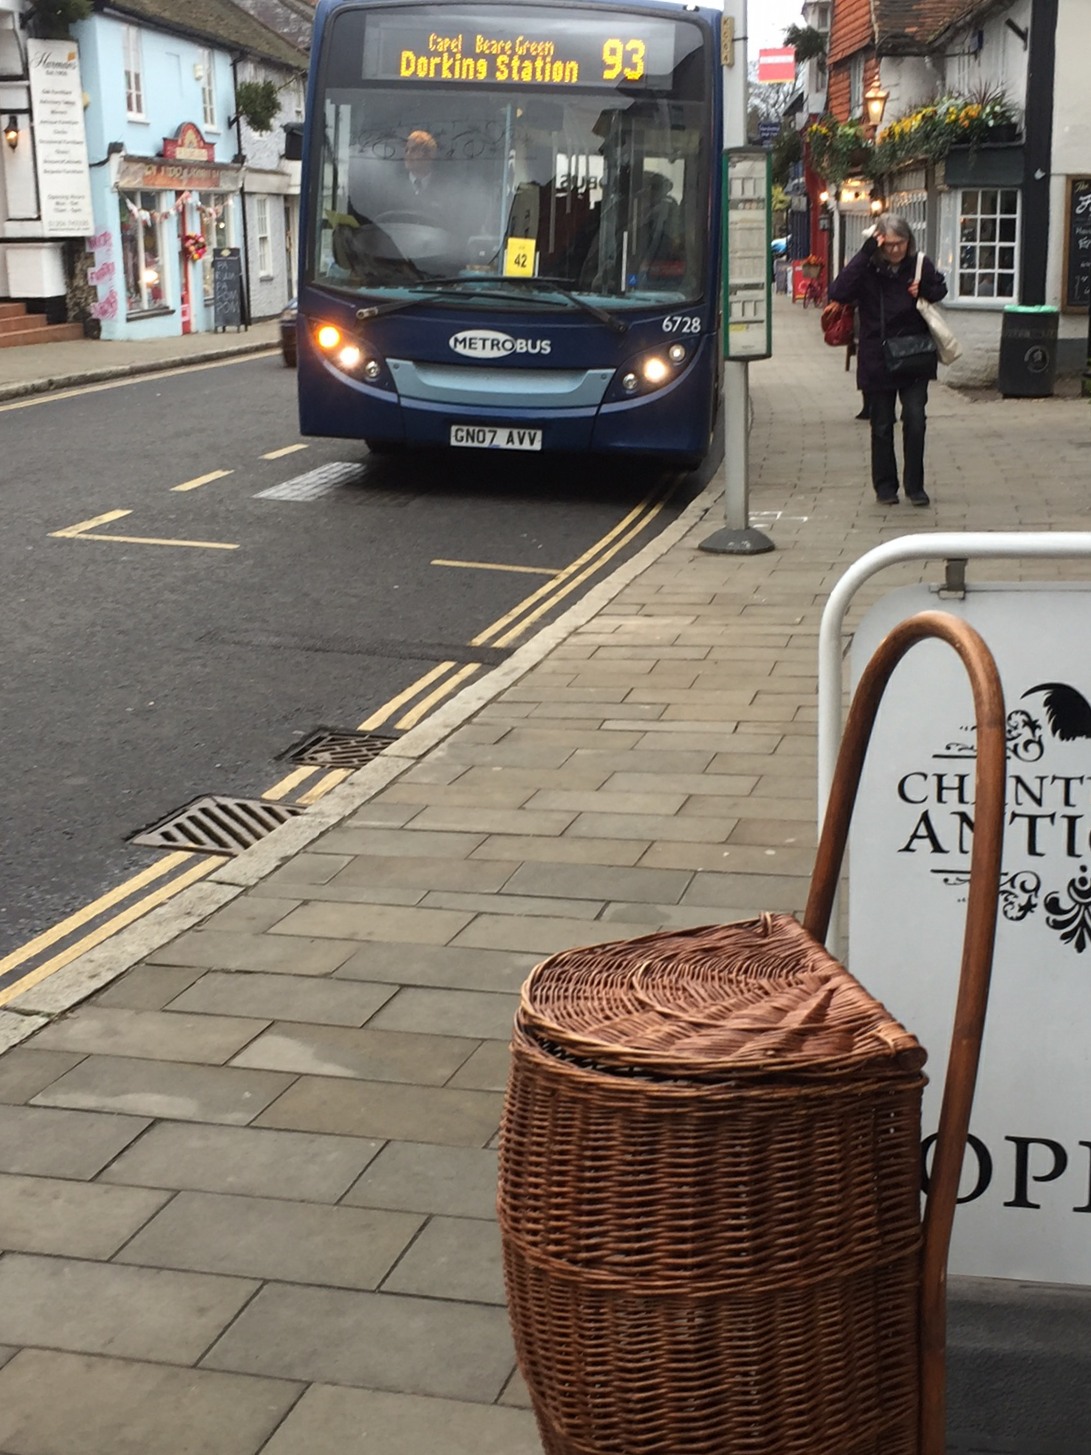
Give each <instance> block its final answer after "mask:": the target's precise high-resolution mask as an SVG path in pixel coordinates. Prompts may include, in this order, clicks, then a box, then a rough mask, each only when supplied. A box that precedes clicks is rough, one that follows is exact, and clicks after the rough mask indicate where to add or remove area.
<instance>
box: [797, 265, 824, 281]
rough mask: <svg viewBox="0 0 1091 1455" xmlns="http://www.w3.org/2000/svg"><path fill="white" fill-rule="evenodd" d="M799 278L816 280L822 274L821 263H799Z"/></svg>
mask: <svg viewBox="0 0 1091 1455" xmlns="http://www.w3.org/2000/svg"><path fill="white" fill-rule="evenodd" d="M799 272H800V276H801V277H804V278H817V277H818V276H819V274H820V273H821V272H822V264H821V263H800V265H799Z"/></svg>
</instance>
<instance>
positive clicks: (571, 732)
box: [0, 299, 1091, 1455]
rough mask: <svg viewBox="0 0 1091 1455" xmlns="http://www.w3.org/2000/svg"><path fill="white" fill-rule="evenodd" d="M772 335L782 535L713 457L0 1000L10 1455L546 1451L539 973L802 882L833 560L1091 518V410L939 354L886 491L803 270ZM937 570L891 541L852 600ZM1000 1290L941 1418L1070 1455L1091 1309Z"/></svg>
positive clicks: (956, 1364) (1010, 570) (965, 1316)
mask: <svg viewBox="0 0 1091 1455" xmlns="http://www.w3.org/2000/svg"><path fill="white" fill-rule="evenodd" d="M175 342H177V341H175ZM774 346H775V349H776V353H775V355H774V358H773V359H772V360H770V361H769V362H767V363H761V364H756V365H754V366H753V367H752V368H751V371H750V376H751V387H752V393H753V399H754V425H753V431H752V437H751V468H752V481H751V507H752V512H753V518H754V523H755V524H756V525H758V526H759V527H760V528H761V529H763V530H764V531H765V532H766V533H767V534H768V535H769V536H770V538H771V539H772V540H773V541H774V543H775V545H776V550H775V551H773V552H770V553H768V554H766V555H762V556H756V557H731V556H721V555H711V554H707V553H705V552H702V551H701V550H700V549H699V545H700V543H701V541H702V540H704V539H705V538H706V537H707V536H708V535H710V534H711V533H712V532H713V531H714V530H716V529H717V528H718V527H719V526H720V525H721V524H722V523H723V505H722V498H721V496H720V494H719V492H718V491H717V490H716V489H714V488H713V489H710V490H709V491H707V492H706V493H705V494H704V495H703V496H702V497H701V498H700V499H699V500H697V501H695V502H694V503H693V504H692V505H691V506H690V507H689V508H688V509H687V510H686V512H685V513H684V515H683V516H682V517H681V519H680V520H679V521H678V522H677V523H675V524H673V525H672V526H670V527H669V528H668V529H667V530H666V531H665V532H664V534H663V535H662V536H661V537H660V538H659V539H658V540H657V541H655V542H653V543H652V544H651V545H649V546H648V547H647V548H646V549H645V550H644V551H642V552H641V553H640V554H639V555H638V556H637V557H635V558H634V559H633V560H632V561H630V562H627V563H626V564H625V565H624V566H623V567H621V568H620V569H619V570H618V571H617V572H616V573H614V575H613V576H612V577H611V578H610V580H608V581H607V582H605V583H603V584H601V585H600V586H598V587H596V588H595V589H594V590H593V591H592V592H591V593H590V594H589V595H588V596H587V597H586V598H585V599H584V600H583V601H581V602H580V603H579V604H578V605H577V606H575V607H573V608H572V609H571V610H570V611H569V613H567V615H566V616H565V617H564V618H562V620H561V621H559V622H557V623H555V624H553V625H552V626H551V627H549V628H547V629H546V630H545V631H543V632H542V633H541V634H540V635H539V637H537V638H536V639H535V640H534V641H533V642H531V643H528V644H527V646H526V647H524V648H522V649H520V650H519V651H518V652H517V653H515V654H514V655H513V657H512V658H511V659H509V661H507V662H506V663H505V664H504V665H503V666H502V667H500V668H497V669H496V670H495V671H494V672H493V673H491V674H490V675H489V676H488V677H487V678H485V679H484V680H483V681H482V682H481V683H479V684H476V685H474V686H472V687H469V688H467V689H466V690H464V692H463V693H462V694H461V696H460V697H459V698H457V699H455V700H454V701H452V702H450V703H448V704H447V705H445V706H444V707H443V708H442V709H441V710H440V711H439V712H437V713H436V714H435V716H434V717H433V718H431V719H429V720H427V721H426V722H424V723H422V724H421V725H420V726H419V727H418V728H416V729H414V730H413V731H412V732H410V733H408V734H406V735H405V737H403V738H402V739H400V740H399V741H398V742H397V743H396V744H395V745H394V746H393V747H392V748H391V749H390V750H388V751H387V752H385V753H384V754H382V755H381V757H380V758H379V759H378V760H376V761H375V762H374V763H372V764H370V765H369V766H368V767H367V768H365V769H363V770H361V771H360V772H359V773H357V774H355V775H354V776H353V778H351V779H350V780H348V782H347V783H345V784H344V785H342V787H341V788H339V789H336V790H334V792H333V793H331V794H330V795H329V796H328V797H327V798H325V799H323V800H322V801H321V802H320V803H319V804H316V805H315V806H314V807H313V808H312V809H311V810H309V811H308V812H307V813H306V814H304V815H302V816H301V817H300V818H299V819H296V820H294V821H293V822H292V823H290V824H288V825H285V826H284V827H283V828H281V829H278V830H277V831H276V833H274V834H273V835H271V836H270V838H269V839H268V840H266V841H264V842H263V843H262V844H260V845H258V846H256V847H255V848H254V849H252V850H250V851H249V852H248V853H247V854H245V855H243V856H242V857H241V858H240V859H239V860H237V861H234V862H232V863H230V864H226V865H224V867H223V868H222V869H219V870H217V871H216V873H215V874H214V875H213V876H211V878H210V879H209V881H207V882H206V883H204V884H202V885H201V886H194V887H193V888H191V889H190V890H187V891H185V892H184V893H183V894H182V895H180V896H179V899H178V901H176V902H175V903H174V904H172V905H170V906H165V907H163V908H162V909H161V910H158V911H156V912H154V913H153V914H152V915H150V916H148V917H147V919H146V920H145V921H142V922H140V923H138V924H136V925H133V926H130V927H129V928H128V929H127V930H126V931H124V932H122V933H121V934H120V935H118V936H117V937H116V938H115V939H113V940H111V941H110V942H108V943H107V944H105V945H103V946H100V947H98V949H97V950H95V951H92V952H91V953H90V954H88V955H87V956H85V957H83V959H82V960H81V961H77V962H75V963H74V964H72V965H70V966H68V967H67V968H66V969H65V970H63V971H60V972H58V973H57V974H56V975H54V976H52V977H51V978H50V979H49V980H48V981H46V982H43V983H42V984H41V985H39V986H36V987H34V988H32V989H30V990H28V991H26V992H25V993H24V994H23V995H22V996H20V997H19V998H18V999H16V1000H15V1001H13V1002H12V1003H11V1004H10V1005H9V1006H8V1007H7V1009H6V1010H4V1011H3V1012H0V1046H2V1045H7V1047H8V1049H7V1050H6V1051H5V1052H4V1053H3V1055H0V1246H2V1247H3V1248H4V1249H5V1250H6V1251H5V1252H4V1254H3V1256H2V1257H0V1451H3V1452H4V1455H100V1452H101V1455H105V1452H106V1451H110V1452H111V1455H118V1452H122V1455H127V1452H130V1451H131V1452H133V1455H136V1452H138V1451H139V1452H140V1455H146V1452H147V1451H149V1450H154V1451H156V1452H157V1455H175V1452H177V1455H182V1452H183V1451H189V1450H194V1449H199V1450H201V1451H202V1452H208V1455H257V1452H259V1451H262V1452H267V1455H297V1452H298V1455H302V1452H304V1451H306V1452H307V1455H334V1452H337V1455H342V1452H348V1451H353V1452H362V1455H434V1452H436V1451H437V1450H442V1451H444V1452H453V1455H471V1452H472V1455H493V1452H495V1455H500V1452H504V1455H535V1452H537V1451H538V1450H539V1448H540V1447H539V1444H538V1440H537V1435H536V1431H535V1427H534V1422H533V1418H532V1416H531V1414H530V1412H529V1407H528V1406H529V1402H528V1399H527V1395H526V1391H525V1388H524V1387H523V1385H522V1383H521V1381H520V1379H519V1376H518V1374H517V1372H516V1370H515V1363H514V1355H513V1351H512V1347H511V1340H510V1335H509V1332H508V1328H507V1323H506V1315H505V1312H504V1309H503V1308H502V1307H501V1304H500V1297H501V1295H500V1283H499V1256H498V1238H497V1233H496V1227H495V1222H494V1218H493V1195H494V1187H495V1145H496V1132H497V1125H498V1119H499V1114H500V1107H501V1100H502V1086H503V1077H504V1071H505V1068H506V1056H507V1052H506V1027H507V1026H508V1025H509V1024H510V1017H511V1013H512V1009H513V1006H514V1003H515V995H516V992H517V991H518V987H519V985H520V983H521V981H522V979H523V978H524V977H525V975H526V973H527V971H528V970H529V969H530V967H531V966H532V965H533V964H534V963H535V962H536V961H537V960H538V959H540V958H542V957H543V956H545V955H547V954H549V953H552V952H553V951H557V950H561V949H564V948H568V947H570V946H573V945H577V944H587V943H593V942H596V941H600V940H607V939H620V938H630V937H633V936H636V935H641V934H646V933H648V932H649V931H651V930H654V929H657V928H659V927H665V926H672V925H694V924H700V923H706V922H708V921H709V920H710V919H714V920H720V919H731V918H738V917H743V916H749V915H752V914H754V913H755V912H757V911H759V910H762V909H776V908H782V909H786V910H793V911H799V910H801V909H802V906H803V902H804V898H805V894H806V885H807V876H808V874H809V872H810V866H811V858H812V854H813V846H814V812H815V741H814V739H815V692H816V672H817V663H816V655H817V637H818V626H819V618H820V614H821V610H822V606H823V603H824V601H825V600H826V597H827V595H828V593H829V591H830V590H831V588H832V587H833V585H834V584H835V583H836V582H837V581H838V580H839V578H840V576H841V575H842V574H843V572H844V571H845V570H846V568H847V567H848V566H849V565H850V564H851V563H852V562H853V561H854V560H856V559H857V558H858V557H859V556H860V555H862V554H863V553H864V552H865V551H867V550H869V549H870V548H871V547H873V546H875V545H878V544H880V543H881V542H883V541H885V540H890V539H892V538H894V537H895V536H897V535H899V534H904V533H906V532H907V531H921V530H930V529H940V530H960V529H966V530H999V529H1004V530H1011V529H1026V530H1047V529H1049V530H1063V529H1081V528H1083V527H1084V525H1085V522H1086V513H1087V473H1088V472H1087V465H1088V455H1087V447H1088V443H1089V439H1091V435H1089V415H1088V406H1087V404H1086V402H1083V401H1080V400H1077V399H1071V398H1054V399H1047V400H1025V401H1004V400H1000V399H998V398H994V397H991V396H985V395H966V394H959V393H955V392H953V391H950V390H947V389H945V388H944V387H943V386H937V387H935V388H934V389H933V391H932V400H931V404H930V427H929V442H928V456H927V462H928V473H929V482H928V484H929V489H930V491H931V493H932V495H933V498H934V502H935V503H934V506H933V507H932V508H931V509H930V510H927V511H921V510H910V509H908V508H907V507H906V506H904V505H902V506H899V507H896V508H887V509H884V508H881V507H879V506H877V505H875V504H874V503H873V501H872V498H871V492H870V489H869V487H868V484H867V480H868V470H867V427H866V425H864V424H862V423H857V422H856V421H854V419H853V415H854V414H855V412H856V409H857V407H858V396H857V394H856V393H855V390H854V388H853V384H852V380H851V377H850V376H848V375H846V374H845V373H844V372H843V370H842V367H841V365H842V357H843V356H842V355H841V354H840V352H835V351H831V350H828V349H826V348H825V346H824V345H823V344H822V342H821V337H820V335H819V332H818V324H817V319H816V318H815V316H814V314H813V313H810V312H807V313H804V312H803V311H802V310H801V309H799V308H793V306H792V305H791V304H790V303H788V302H787V300H783V299H778V300H777V313H776V320H775V332H774ZM67 347H69V346H67V345H60V344H58V345H50V346H48V348H49V349H50V350H56V351H57V352H58V353H59V352H61V351H62V350H64V349H66V348H67ZM71 347H73V348H75V349H83V348H84V346H83V345H82V344H76V345H73V346H71ZM100 347H103V346H101V345H93V344H89V345H87V349H88V350H93V349H98V348H100ZM195 347H196V346H195ZM44 351H45V350H44V348H43V349H41V350H37V351H36V352H39V353H41V352H44ZM4 352H7V353H19V352H22V353H24V354H27V353H30V352H32V351H31V350H21V351H20V350H8V351H0V363H2V362H5V361H4V360H3V354H4ZM81 357H82V356H81ZM159 362H160V364H161V365H163V366H166V364H167V363H168V362H174V361H168V360H167V359H166V357H165V356H164V357H163V358H162V359H161V360H160V361H159ZM81 367H83V366H82V365H81ZM58 377H60V376H59V375H58ZM0 379H2V373H0ZM974 572H975V576H977V575H980V576H981V577H986V576H989V575H990V574H992V575H1003V576H1004V577H1005V578H1007V579H1011V578H1012V577H1013V575H1014V576H1018V575H1019V574H1020V573H1022V574H1025V575H1028V576H1029V575H1031V574H1033V575H1035V576H1043V575H1046V576H1049V577H1061V578H1064V577H1070V578H1079V579H1084V578H1085V577H1086V574H1087V568H1086V566H1085V565H1084V564H1082V563H1077V562H1071V563H1069V562H1054V563H1049V564H1047V565H1046V566H1044V567H1042V566H1035V567H1033V568H1031V567H1030V566H1029V565H1028V566H1027V567H1026V568H1023V567H1021V566H1020V565H1018V564H1016V563H1003V564H1002V566H1000V567H999V568H995V567H991V566H984V565H983V566H981V567H980V568H978V567H975V568H974ZM922 579H930V580H935V579H937V567H936V566H934V565H919V564H913V565H903V566H899V567H897V568H894V569H892V570H890V571H888V572H886V573H885V574H884V577H883V580H882V582H881V583H873V584H871V585H869V586H868V587H867V588H865V590H864V591H862V592H861V593H860V595H859V596H858V598H857V604H856V606H855V607H854V608H853V612H852V614H851V616H850V622H849V625H850V628H851V625H852V623H853V622H854V621H855V620H857V619H858V618H859V615H860V614H861V613H862V612H863V611H864V610H865V609H866V607H867V606H868V605H869V604H870V602H871V601H872V600H874V599H875V597H876V596H877V595H878V594H880V593H882V592H885V591H887V590H889V589H891V588H892V587H893V586H896V585H902V584H906V583H908V582H912V581H918V580H922ZM996 1297H997V1295H996V1288H995V1286H994V1285H993V1284H988V1285H987V1286H986V1287H984V1288H983V1289H979V1288H978V1287H976V1283H975V1281H970V1280H956V1288H955V1293H954V1298H953V1303H952V1335H953V1350H952V1389H951V1425H952V1437H951V1438H952V1449H958V1450H960V1451H961V1450H965V1451H969V1450H974V1451H1001V1450H1004V1451H1013V1452H1017V1455H1077V1452H1079V1455H1086V1449H1087V1436H1086V1431H1087V1429H1088V1428H1089V1427H1091V1426H1089V1422H1088V1420H1087V1418H1086V1416H1087V1414H1088V1413H1089V1408H1088V1398H1089V1397H1088V1394H1087V1393H1086V1391H1087V1389H1088V1388H1089V1387H1091V1381H1088V1379H1087V1378H1086V1374H1087V1370H1086V1359H1087V1355H1086V1353H1085V1352H1083V1351H1081V1350H1080V1349H1079V1348H1078V1347H1076V1346H1078V1344H1079V1339H1078V1335H1077V1332H1076V1331H1078V1330H1079V1329H1080V1328H1081V1327H1082V1328H1083V1329H1084V1330H1086V1329H1087V1328H1088V1314H1087V1309H1088V1305H1087V1303H1086V1302H1082V1303H1081V1302H1079V1301H1078V1300H1077V1299H1076V1298H1075V1297H1074V1296H1073V1295H1072V1294H1066V1295H1061V1296H1058V1295H1053V1296H1052V1297H1045V1296H1043V1295H1042V1293H1041V1291H1040V1290H1037V1289H1032V1290H1028V1291H1027V1296H1026V1297H1025V1298H1024V1299H1023V1301H1022V1302H1021V1304H1020V1305H1019V1307H1020V1315H1021V1318H1022V1320H1023V1322H1022V1324H1021V1326H1020V1329H1019V1331H1018V1336H1015V1335H1012V1336H1010V1337H1008V1336H1007V1335H1006V1336H1005V1338H1006V1342H1005V1343H1004V1346H1003V1348H1001V1349H999V1350H998V1352H996V1353H995V1357H991V1358H990V1357H985V1355H983V1354H982V1350H983V1348H985V1349H986V1353H988V1349H987V1346H988V1339H987V1338H986V1337H985V1336H983V1334H982V1327H983V1322H982V1321H983V1318H984V1313H983V1310H985V1311H986V1312H987V1310H988V1308H989V1306H990V1305H991V1303H993V1302H994V1301H995V1300H996ZM1058 1297H1060V1298H1061V1301H1062V1303H1063V1307H1064V1312H1065V1319H1063V1320H1059V1319H1058V1317H1057V1306H1058V1305H1057V1298H1058ZM1005 1327H1006V1328H1010V1326H1005ZM960 1341H962V1342H960ZM1089 1343H1091V1341H1088V1340H1087V1339H1086V1338H1084V1340H1083V1344H1084V1350H1086V1347H1087V1346H1088V1344H1089ZM1028 1371H1030V1372H1031V1374H1032V1376H1033V1380H1032V1384H1031V1387H1030V1389H1029V1393H1027V1389H1026V1385H1027V1372H1028ZM1016 1388H1022V1389H1023V1390H1024V1393H1027V1398H1026V1399H1025V1400H1024V1401H1023V1404H1021V1405H1020V1404H1019V1403H1018V1401H1016V1400H1013V1399H1012V1398H1011V1397H1010V1391H1011V1390H1012V1389H1016ZM1035 1401H1038V1406H1039V1408H1038V1410H1037V1412H1036V1411H1035ZM1045 1406H1048V1411H1049V1413H1048V1416H1044V1415H1041V1410H1042V1408H1044V1407H1045ZM1028 1410H1029V1412H1030V1413H1029V1414H1028ZM1035 1413H1037V1415H1039V1416H1040V1418H1037V1421H1036V1423H1035V1422H1034V1421H1033V1420H1032V1426H1031V1428H1029V1430H1028V1429H1024V1423H1025V1422H1026V1420H1027V1419H1028V1418H1031V1416H1033V1415H1035ZM1081 1416H1082V1417H1083V1418H1082V1420H1081ZM1074 1431H1077V1432H1078V1433H1073V1432H1074ZM770 1455H774V1452H770Z"/></svg>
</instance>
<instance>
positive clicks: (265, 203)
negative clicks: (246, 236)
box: [254, 193, 273, 278]
mask: <svg viewBox="0 0 1091 1455" xmlns="http://www.w3.org/2000/svg"><path fill="white" fill-rule="evenodd" d="M254 232H255V233H256V235H257V239H258V272H259V273H260V275H261V276H262V277H263V278H271V277H272V276H273V249H272V245H271V243H272V240H271V238H270V236H269V198H268V197H267V196H266V195H265V193H260V194H259V195H258V196H257V197H255V198H254Z"/></svg>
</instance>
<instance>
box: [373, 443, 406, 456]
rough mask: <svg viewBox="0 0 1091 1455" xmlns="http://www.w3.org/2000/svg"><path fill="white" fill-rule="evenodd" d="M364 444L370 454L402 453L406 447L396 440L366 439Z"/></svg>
mask: <svg viewBox="0 0 1091 1455" xmlns="http://www.w3.org/2000/svg"><path fill="white" fill-rule="evenodd" d="M364 444H365V445H367V452H368V454H369V455H400V454H401V453H402V451H403V450H404V449H405V446H404V445H403V444H400V443H399V442H398V441H396V440H365V441H364Z"/></svg>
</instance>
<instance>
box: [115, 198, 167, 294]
mask: <svg viewBox="0 0 1091 1455" xmlns="http://www.w3.org/2000/svg"><path fill="white" fill-rule="evenodd" d="M119 202H120V208H121V254H122V263H123V267H124V270H125V307H126V312H127V313H129V314H133V313H152V312H155V311H157V310H159V309H163V308H166V307H167V306H168V305H167V291H166V278H165V277H164V275H163V258H164V253H163V224H162V221H161V220H160V218H159V214H158V211H157V208H158V206H159V194H158V193H156V192H122V193H120V194H119Z"/></svg>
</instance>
